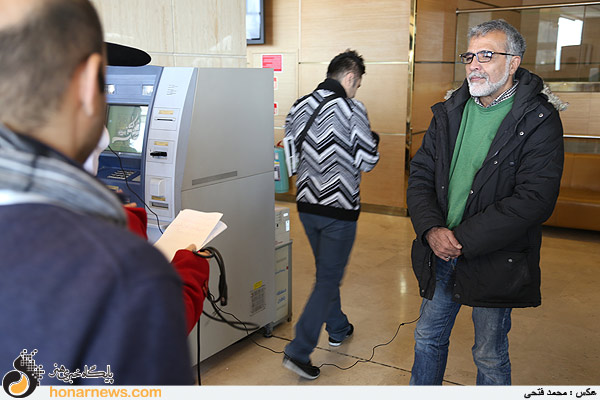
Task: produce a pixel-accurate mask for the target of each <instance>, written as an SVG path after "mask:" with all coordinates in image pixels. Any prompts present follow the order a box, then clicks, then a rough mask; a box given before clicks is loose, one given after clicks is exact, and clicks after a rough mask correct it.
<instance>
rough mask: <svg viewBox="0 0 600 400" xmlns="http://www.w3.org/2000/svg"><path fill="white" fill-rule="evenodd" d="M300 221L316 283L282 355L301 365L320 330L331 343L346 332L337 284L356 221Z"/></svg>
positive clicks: (309, 217) (307, 218)
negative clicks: (307, 241)
mask: <svg viewBox="0 0 600 400" xmlns="http://www.w3.org/2000/svg"><path fill="white" fill-rule="evenodd" d="M300 220H301V221H302V225H304V230H305V231H306V235H307V236H308V240H309V242H310V246H311V248H312V251H313V254H314V256H315V264H316V269H317V276H316V282H315V285H314V287H313V290H312V293H311V294H310V297H309V298H308V301H307V303H306V306H304V311H303V312H302V315H301V316H300V319H299V320H298V322H297V323H296V337H295V338H294V340H292V341H291V342H290V343H289V344H288V345H287V346H286V348H285V354H287V355H288V356H290V357H291V358H293V359H295V360H298V361H300V362H303V363H307V362H309V361H310V354H311V353H312V351H313V350H314V348H315V347H316V346H317V343H318V341H319V334H320V333H321V327H322V326H323V323H325V329H326V330H327V332H328V333H329V336H330V337H331V338H333V339H335V340H342V339H344V338H345V337H346V334H347V333H348V330H349V329H350V323H349V322H348V318H347V317H346V315H345V314H344V313H343V312H342V304H341V300H340V284H341V282H342V277H343V276H344V270H345V268H346V264H347V263H348V258H349V257H350V251H351V250H352V245H353V244H354V238H355V237H356V221H342V220H339V219H334V218H329V217H323V216H320V215H314V214H307V213H300Z"/></svg>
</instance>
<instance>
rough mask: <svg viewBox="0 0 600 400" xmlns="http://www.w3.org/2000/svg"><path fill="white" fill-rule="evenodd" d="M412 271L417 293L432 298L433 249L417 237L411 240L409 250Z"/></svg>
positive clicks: (433, 285)
mask: <svg viewBox="0 0 600 400" xmlns="http://www.w3.org/2000/svg"><path fill="white" fill-rule="evenodd" d="M411 261H412V267H413V271H414V273H415V276H416V278H417V281H418V282H419V294H420V295H421V296H422V297H425V298H427V299H431V298H433V292H434V290H435V281H433V279H432V277H433V250H431V248H430V247H429V246H425V245H424V244H423V243H421V242H420V241H419V240H418V238H417V239H415V240H413V243H412V250H411Z"/></svg>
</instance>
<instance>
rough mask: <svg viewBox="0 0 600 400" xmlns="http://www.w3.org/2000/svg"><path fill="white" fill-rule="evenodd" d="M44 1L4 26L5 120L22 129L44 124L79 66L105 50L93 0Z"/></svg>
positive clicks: (0, 109) (0, 105)
mask: <svg viewBox="0 0 600 400" xmlns="http://www.w3.org/2000/svg"><path fill="white" fill-rule="evenodd" d="M39 3H40V4H36V6H35V7H34V9H33V10H32V12H30V13H29V14H28V15H26V16H25V17H23V18H22V20H20V21H17V22H16V23H14V24H12V25H7V26H5V27H4V28H2V29H1V30H0V121H1V122H3V123H6V124H8V125H10V126H12V127H14V128H15V129H17V128H18V129H20V130H21V131H22V132H23V133H27V132H28V131H30V130H33V129H35V128H38V127H40V126H43V124H44V123H45V122H47V120H48V119H49V117H50V116H51V115H52V114H53V113H55V112H56V111H57V110H58V108H59V107H60V105H61V101H62V99H63V96H64V92H65V90H66V88H67V86H68V84H69V81H70V79H71V77H72V76H73V74H74V72H75V70H76V69H77V67H78V66H79V65H80V64H81V63H82V62H83V61H85V60H86V59H87V58H88V57H89V56H90V55H92V54H94V53H99V54H103V52H104V39H103V32H102V25H101V23H100V19H99V18H98V14H97V13H96V10H95V9H94V7H93V6H92V4H91V3H90V2H89V0H44V1H43V2H39ZM101 72H102V74H101V75H103V73H104V71H101ZM102 78H103V77H102V76H99V77H98V82H99V84H100V85H102V87H101V90H103V89H104V85H103V84H102Z"/></svg>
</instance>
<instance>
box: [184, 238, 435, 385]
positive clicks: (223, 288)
mask: <svg viewBox="0 0 600 400" xmlns="http://www.w3.org/2000/svg"><path fill="white" fill-rule="evenodd" d="M204 251H207V252H208V253H209V255H203V254H201V252H204ZM194 254H196V255H197V256H199V257H202V258H207V259H210V258H215V260H216V261H217V264H218V266H219V271H220V273H221V274H220V277H219V298H218V299H216V298H215V297H214V296H213V295H212V293H211V292H210V290H209V289H208V288H205V289H204V290H205V292H204V295H205V297H206V298H207V299H208V301H209V302H210V304H211V306H212V308H213V310H214V312H215V314H216V316H212V315H210V314H208V313H207V312H206V311H202V314H204V315H205V316H207V317H208V318H210V319H212V320H214V321H218V322H222V323H226V324H227V325H229V326H231V327H232V328H234V329H238V330H243V331H245V332H246V337H249V338H250V340H252V342H253V343H254V344H255V345H257V346H258V347H261V348H263V349H266V350H269V351H270V352H272V353H275V354H283V353H284V352H283V351H277V350H273V349H271V348H269V347H268V346H264V345H262V344H260V343H258V342H256V341H255V340H254V339H253V338H252V337H251V336H250V335H251V334H253V333H255V332H256V331H258V330H259V329H260V326H258V325H257V324H255V323H253V322H243V321H241V320H240V319H239V318H238V317H236V316H235V315H234V314H232V313H229V312H227V311H224V310H222V309H221V308H220V307H219V306H218V305H217V302H218V301H220V302H221V305H227V282H226V280H225V264H224V263H223V258H222V256H221V253H219V251H218V250H217V249H215V248H214V247H207V248H204V249H201V250H199V251H197V252H194ZM425 307H427V304H425V305H424V306H423V307H422V309H421V310H420V313H419V317H418V318H417V319H415V320H413V321H409V322H401V323H400V324H399V325H398V328H397V329H396V333H395V334H394V336H393V337H392V338H391V339H390V340H389V341H387V342H386V343H381V344H378V345H376V346H374V347H373V350H372V352H371V357H369V358H368V359H366V360H364V359H359V360H357V361H356V362H355V363H354V364H352V365H350V366H349V367H340V366H339V365H336V364H331V363H323V364H321V365H320V366H319V368H321V367H324V366H326V365H328V366H332V367H336V368H338V369H340V370H343V371H346V370H349V369H350V368H352V367H354V366H356V365H357V364H358V363H367V362H371V361H372V360H373V357H375V349H377V348H379V347H384V346H387V345H389V344H390V343H392V342H393V341H394V340H395V339H396V337H397V336H398V333H399V332H400V328H402V327H403V326H405V325H411V324H414V323H416V322H417V321H419V320H420V319H421V316H422V315H423V311H424V310H425ZM223 314H227V315H229V316H231V317H233V318H234V319H235V321H231V320H228V319H227V318H225V317H224V316H223ZM240 325H241V326H243V328H241V327H240ZM248 326H250V328H249V327H248ZM251 330H252V331H251ZM196 333H197V335H196V343H197V347H198V370H197V373H198V384H199V385H201V377H200V321H198V323H197V332H196ZM272 337H276V338H278V339H282V340H289V339H286V338H282V337H278V336H274V335H273V336H272Z"/></svg>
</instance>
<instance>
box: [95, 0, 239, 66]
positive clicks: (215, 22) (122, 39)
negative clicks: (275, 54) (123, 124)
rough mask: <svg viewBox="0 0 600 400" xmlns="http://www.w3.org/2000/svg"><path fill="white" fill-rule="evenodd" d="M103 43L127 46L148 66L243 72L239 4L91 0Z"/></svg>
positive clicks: (232, 0)
mask: <svg viewBox="0 0 600 400" xmlns="http://www.w3.org/2000/svg"><path fill="white" fill-rule="evenodd" d="M91 2H92V3H93V4H94V6H95V7H96V9H97V10H98V13H99V14H100V18H101V20H102V23H103V26H104V36H105V40H106V41H108V42H114V43H119V44H123V45H127V46H133V47H136V48H139V49H142V50H144V51H146V52H148V53H149V54H150V55H151V56H152V62H151V64H154V65H161V66H180V67H214V68H225V67H232V68H245V67H246V66H247V62H246V32H245V30H246V1H245V0H91Z"/></svg>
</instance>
